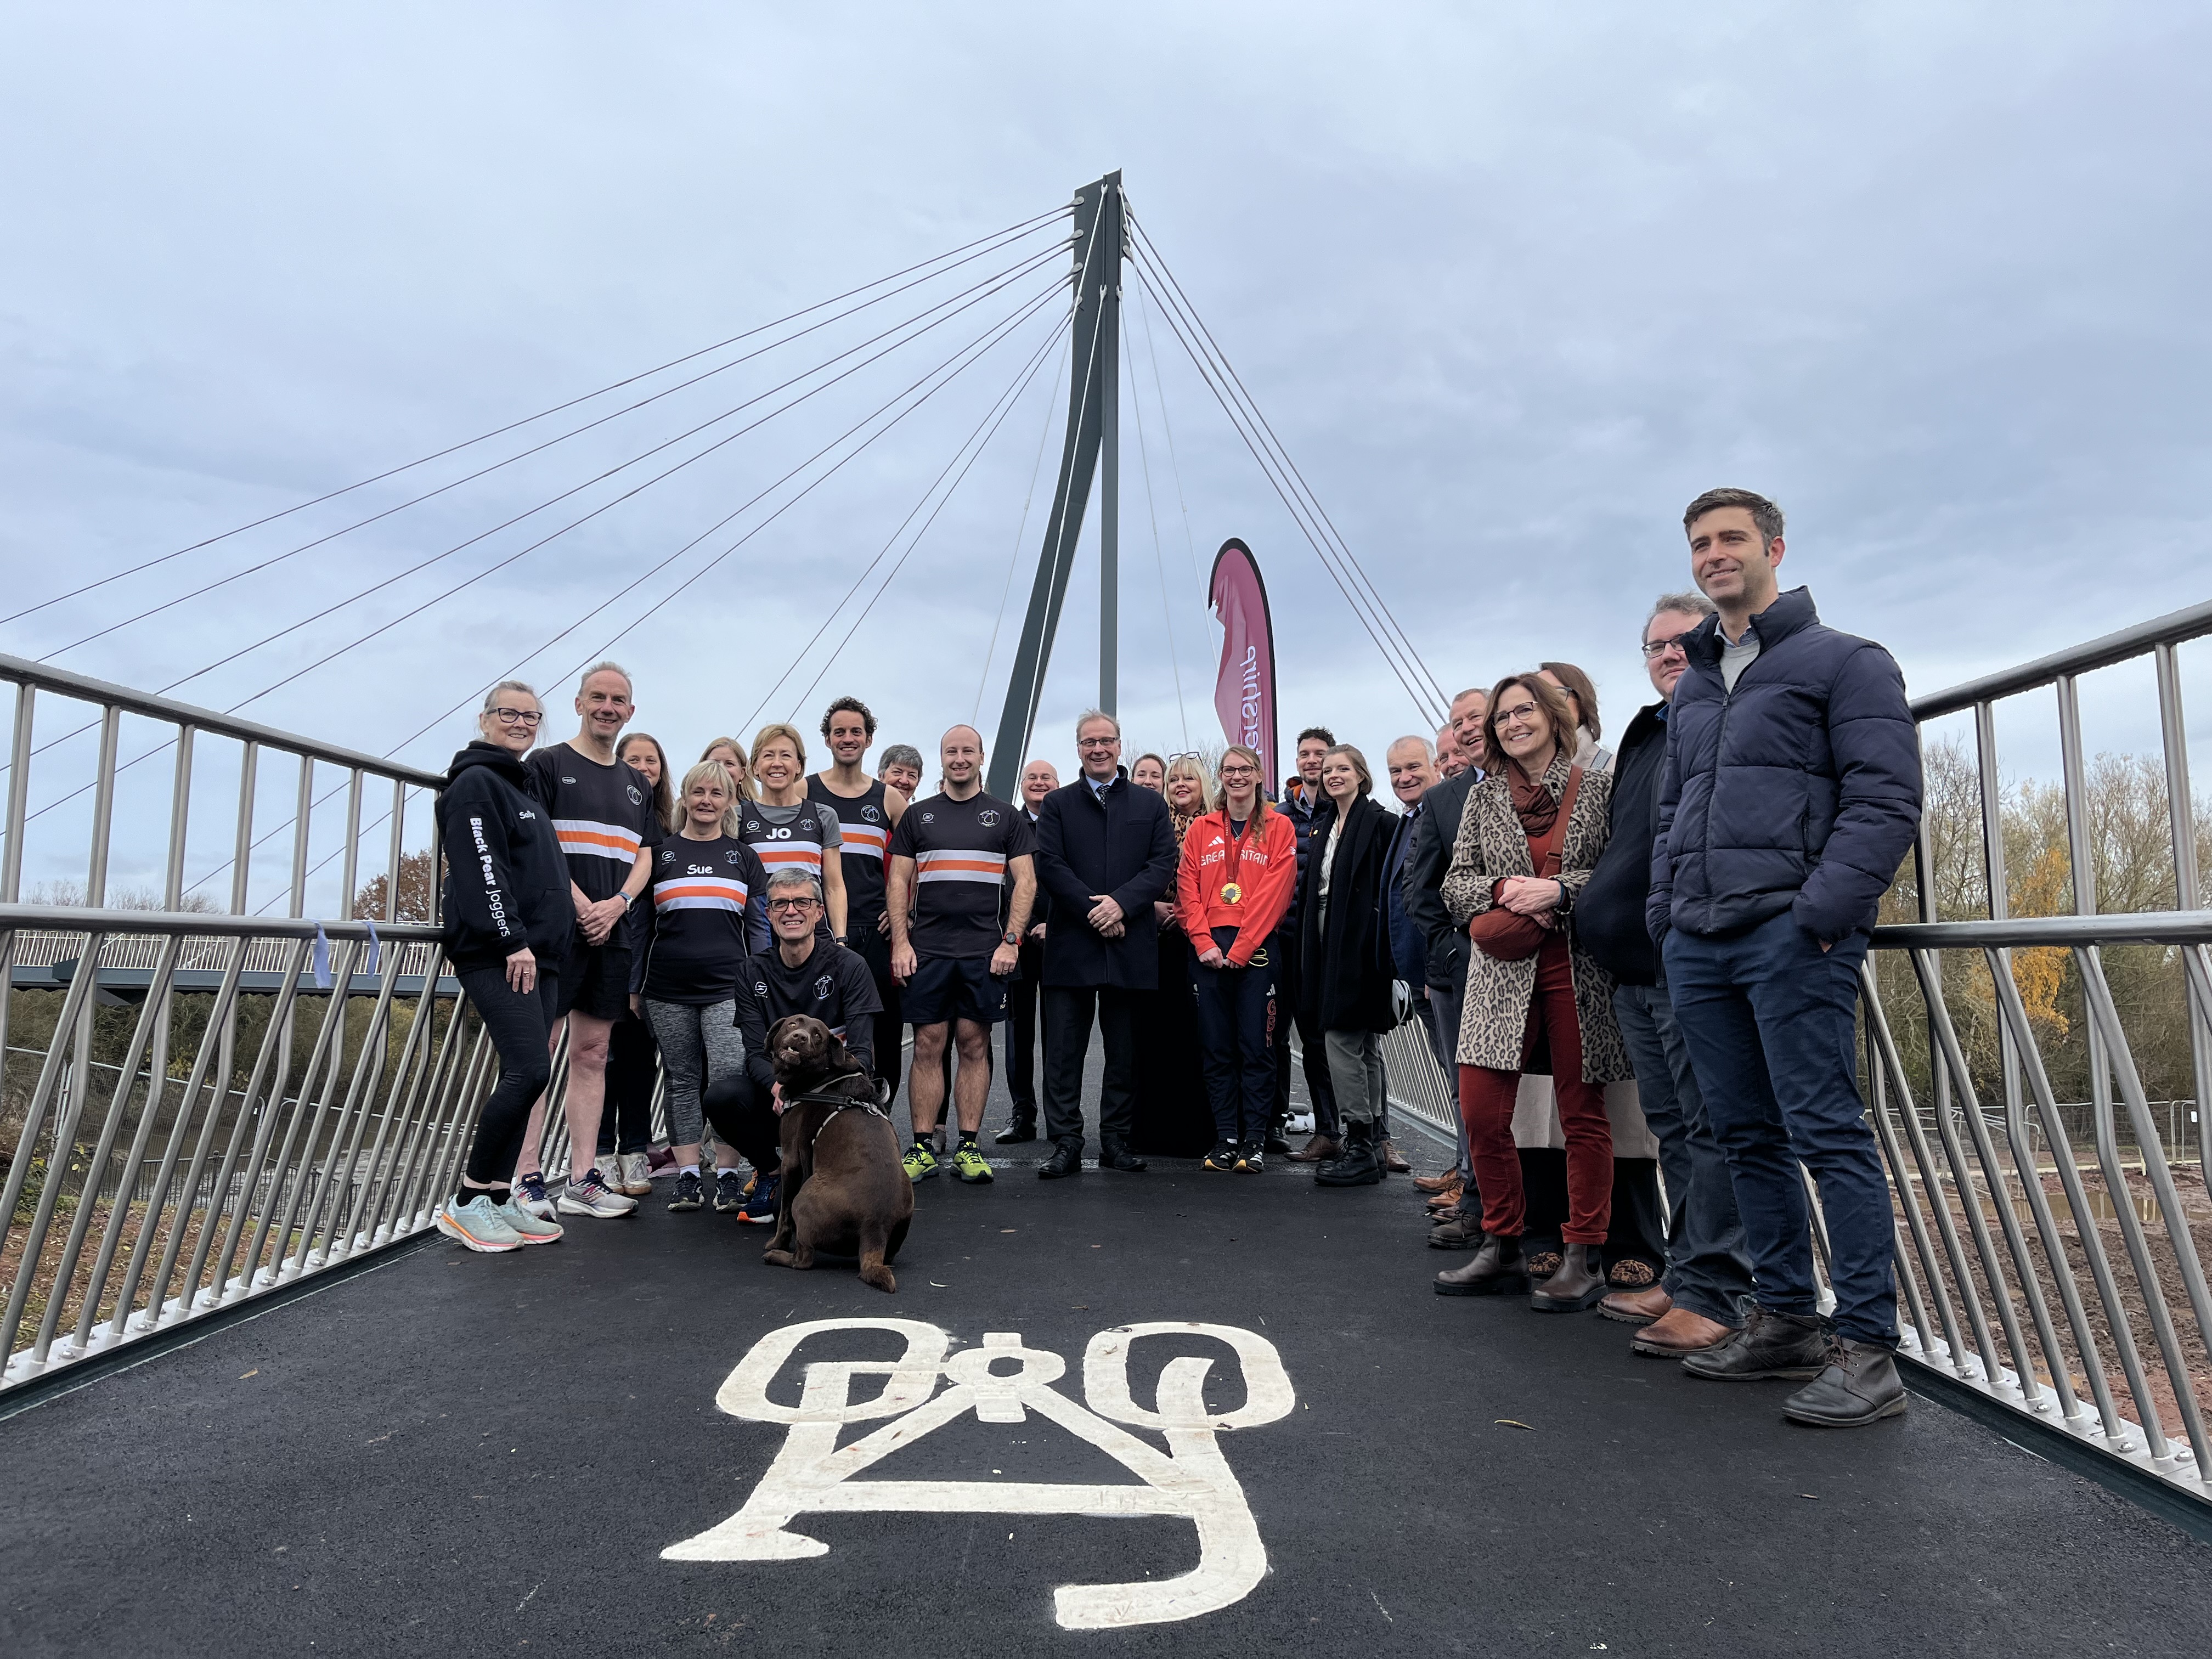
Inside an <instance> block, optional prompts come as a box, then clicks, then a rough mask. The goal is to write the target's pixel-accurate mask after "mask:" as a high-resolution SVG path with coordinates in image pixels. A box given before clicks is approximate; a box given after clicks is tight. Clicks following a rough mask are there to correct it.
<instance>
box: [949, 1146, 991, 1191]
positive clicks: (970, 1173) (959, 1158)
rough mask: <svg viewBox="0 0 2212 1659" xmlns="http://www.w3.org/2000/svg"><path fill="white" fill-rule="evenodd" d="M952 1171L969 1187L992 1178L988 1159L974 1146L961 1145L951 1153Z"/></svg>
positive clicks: (979, 1184) (977, 1185) (976, 1185)
mask: <svg viewBox="0 0 2212 1659" xmlns="http://www.w3.org/2000/svg"><path fill="white" fill-rule="evenodd" d="M952 1173H953V1174H955V1175H957V1176H959V1177H960V1178H961V1180H963V1181H964V1182H967V1183H968V1184H969V1186H971V1187H980V1186H981V1185H982V1184H983V1183H984V1182H987V1181H989V1180H992V1179H994V1177H993V1176H992V1174H991V1165H990V1163H989V1161H988V1160H987V1159H986V1158H984V1156H983V1154H982V1152H981V1150H980V1149H978V1148H977V1147H975V1146H961V1147H960V1148H959V1149H958V1150H957V1151H956V1152H954V1153H953V1154H952Z"/></svg>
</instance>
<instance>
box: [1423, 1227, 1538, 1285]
mask: <svg viewBox="0 0 2212 1659" xmlns="http://www.w3.org/2000/svg"><path fill="white" fill-rule="evenodd" d="M1527 1286H1528V1274H1527V1273H1523V1272H1522V1269H1521V1241H1520V1240H1519V1239H1517V1238H1492V1237H1488V1236H1485V1237H1483V1240H1482V1248H1481V1249H1479V1250H1477V1251H1476V1252H1475V1253H1474V1260H1473V1261H1469V1262H1468V1264H1467V1265H1466V1266H1465V1267H1454V1268H1452V1269H1451V1270H1450V1271H1449V1272H1447V1273H1438V1274H1437V1287H1436V1288H1437V1295H1438V1296H1502V1295H1504V1293H1505V1292H1506V1291H1519V1290H1523V1289H1526V1288H1527Z"/></svg>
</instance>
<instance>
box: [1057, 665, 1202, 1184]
mask: <svg viewBox="0 0 2212 1659" xmlns="http://www.w3.org/2000/svg"><path fill="white" fill-rule="evenodd" d="M1075 747H1076V752H1077V755H1078V757H1079V759H1080V760H1081V761H1082V763H1083V773H1082V775H1081V776H1080V777H1079V778H1078V779H1077V780H1076V781H1074V782H1073V783H1071V784H1069V785H1068V786H1067V787H1066V788H1063V789H1055V790H1054V791H1053V792H1052V793H1050V794H1048V795H1047V796H1046V797H1045V798H1044V799H1043V801H1042V803H1040V804H1039V805H1038V807H1037V822H1036V842H1037V881H1038V884H1039V885H1041V886H1042V888H1043V889H1044V890H1045V891H1046V892H1047V893H1048V894H1050V895H1051V897H1052V926H1051V927H1049V928H1048V930H1047V931H1046V933H1045V941H1044V987H1043V990H1042V1000H1043V1002H1044V1055H1045V1065H1044V1069H1045V1079H1044V1089H1045V1099H1044V1123H1045V1133H1047V1134H1048V1135H1049V1136H1051V1137H1052V1141H1053V1151H1052V1156H1051V1157H1049V1158H1047V1159H1045V1161H1044V1162H1043V1163H1042V1164H1039V1165H1037V1173H1038V1174H1039V1175H1040V1176H1043V1177H1044V1178H1045V1179H1047V1180H1048V1181H1049V1180H1056V1179H1058V1178H1059V1177H1060V1176H1072V1175H1073V1174H1075V1173H1076V1172H1077V1171H1078V1170H1081V1169H1082V1167H1083V1066H1084V1061H1085V1059H1086V1058H1087V1057H1088V1055H1089V1053H1090V1048H1091V1020H1092V1018H1093V1016H1094V1015H1095V1016H1096V1018H1097V1022H1098V1030H1099V1033H1100V1036H1101V1038H1102V1040H1103V1042H1104V1044H1105V1050H1106V1075H1105V1079H1104V1085H1103V1088H1102V1089H1101V1091H1100V1093H1099V1099H1098V1166H1099V1168H1101V1169H1104V1170H1128V1171H1130V1172H1132V1173H1134V1172H1136V1171H1139V1170H1142V1169H1143V1168H1144V1167H1145V1160H1144V1159H1142V1158H1139V1157H1138V1156H1137V1155H1136V1154H1135V1153H1134V1152H1131V1151H1130V1150H1129V1145H1128V1135H1129V1121H1130V1114H1131V1109H1132V1107H1133V1103H1134V1097H1135V1091H1136V1076H1137V1034H1136V1012H1137V1007H1138V1006H1139V1002H1140V1001H1141V1000H1142V994H1143V993H1145V992H1148V991H1152V990H1153V989H1156V988H1157V987H1158V983H1159V943H1158V931H1159V929H1158V923H1157V922H1156V921H1154V920H1153V915H1152V902H1153V901H1154V900H1155V899H1159V898H1164V897H1165V896H1167V895H1168V894H1169V893H1170V892H1171V891H1172V890H1173V889H1174V886H1175V875H1176V844H1175V832H1174V830H1173V829H1172V828H1171V827H1170V824H1169V823H1168V804H1167V801H1166V799H1165V798H1164V797H1163V796H1160V795H1157V794H1155V793H1152V791H1151V790H1149V789H1139V788H1137V787H1135V786H1133V784H1131V783H1130V781H1129V778H1128V774H1127V773H1126V772H1124V771H1123V770H1122V769H1121V722H1120V721H1118V720H1115V718H1114V717H1113V716H1112V715H1111V714H1101V713H1099V712H1098V711H1097V710H1095V709H1094V710H1092V711H1091V713H1090V714H1085V716H1084V717H1083V718H1082V719H1081V720H1078V721H1077V722H1076V726H1075Z"/></svg>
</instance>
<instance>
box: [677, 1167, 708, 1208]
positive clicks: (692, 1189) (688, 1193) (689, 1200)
mask: <svg viewBox="0 0 2212 1659" xmlns="http://www.w3.org/2000/svg"><path fill="white" fill-rule="evenodd" d="M706 1201H707V1200H705V1199H704V1198H703V1197H702V1196H701V1195H700V1191H699V1172H698V1171H697V1170H684V1173H683V1174H682V1175H679V1176H677V1177H676V1191H675V1193H674V1194H673V1195H672V1196H671V1198H670V1199H669V1200H668V1207H669V1208H670V1209H671V1210H696V1209H697V1208H698V1207H699V1206H701V1205H702V1204H704V1203H705V1202H706Z"/></svg>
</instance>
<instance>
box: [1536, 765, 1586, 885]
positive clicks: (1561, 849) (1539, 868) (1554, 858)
mask: <svg viewBox="0 0 2212 1659" xmlns="http://www.w3.org/2000/svg"><path fill="white" fill-rule="evenodd" d="M1582 787H1583V769H1582V768H1581V767H1579V766H1571V767H1569V768H1568V769H1567V787H1566V788H1565V791H1564V792H1562V793H1561V794H1560V796H1559V817H1556V818H1554V819H1553V821H1552V832H1551V834H1549V835H1547V836H1545V837H1544V855H1543V856H1542V857H1541V858H1540V859H1537V860H1534V864H1535V869H1536V875H1537V878H1539V879H1540V880H1543V881H1557V880H1558V879H1559V860H1560V857H1561V855H1562V854H1564V853H1565V851H1566V846H1567V820H1568V819H1569V818H1571V817H1573V816H1574V812H1575V796H1576V795H1577V793H1579V792H1580V791H1581V789H1582Z"/></svg>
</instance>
